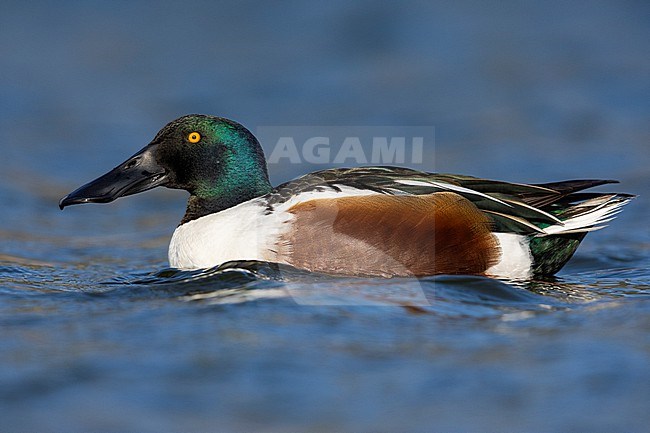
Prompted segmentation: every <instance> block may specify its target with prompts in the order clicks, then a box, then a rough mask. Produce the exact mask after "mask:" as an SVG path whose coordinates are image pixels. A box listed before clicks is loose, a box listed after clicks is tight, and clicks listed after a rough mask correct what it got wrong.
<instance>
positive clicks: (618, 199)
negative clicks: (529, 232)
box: [530, 193, 635, 275]
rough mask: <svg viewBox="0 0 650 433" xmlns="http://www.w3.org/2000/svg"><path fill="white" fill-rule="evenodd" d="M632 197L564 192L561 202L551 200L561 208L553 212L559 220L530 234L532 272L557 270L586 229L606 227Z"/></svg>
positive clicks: (563, 263)
mask: <svg viewBox="0 0 650 433" xmlns="http://www.w3.org/2000/svg"><path fill="white" fill-rule="evenodd" d="M634 197H635V196H634V195H631V194H622V193H614V194H603V193H574V194H569V195H567V196H566V197H565V198H564V199H563V200H562V203H554V206H556V207H557V208H559V209H561V210H556V212H554V214H555V215H556V216H557V217H558V218H559V219H560V220H561V221H562V222H561V224H553V225H549V226H548V227H544V228H542V230H543V232H544V233H538V234H535V235H533V236H532V237H531V239H530V251H531V254H532V256H533V273H534V274H537V275H553V274H555V273H556V272H558V271H559V270H560V269H561V268H562V266H564V265H565V264H566V262H567V261H569V259H570V258H571V257H572V256H573V253H575V251H576V249H577V248H578V245H580V242H581V241H582V239H584V237H585V235H586V234H587V233H588V232H591V231H595V230H600V229H602V228H604V227H606V226H607V223H608V222H610V221H611V220H613V219H614V218H615V216H616V214H618V213H619V212H620V211H621V210H622V207H623V206H625V205H626V204H627V203H629V201H630V200H632V199H633V198H634ZM564 206H566V207H564Z"/></svg>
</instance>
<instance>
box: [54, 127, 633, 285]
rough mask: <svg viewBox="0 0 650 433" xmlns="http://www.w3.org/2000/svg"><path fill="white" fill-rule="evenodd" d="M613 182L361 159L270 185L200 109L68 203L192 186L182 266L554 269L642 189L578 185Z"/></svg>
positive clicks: (247, 139)
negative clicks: (450, 170)
mask: <svg viewBox="0 0 650 433" xmlns="http://www.w3.org/2000/svg"><path fill="white" fill-rule="evenodd" d="M192 134H196V136H193V135H192ZM197 137H198V140H197V142H194V139H196V138H197ZM201 140H204V142H203V143H201V142H200V141H201ZM142 176H144V180H143V178H142ZM611 182H613V181H604V180H578V181H567V182H557V183H550V184H542V185H524V184H513V183H507V182H497V181H490V180H485V179H478V178H474V177H469V176H459V175H448V174H434V173H425V172H420V171H416V170H410V169H406V168H397V167H361V168H353V169H330V170H323V171H319V172H315V173H311V174H308V175H306V176H303V177H300V178H298V179H296V180H293V181H290V182H287V183H285V184H283V185H280V186H278V187H276V188H272V187H271V185H270V183H269V181H268V176H267V173H266V164H265V161H264V156H263V153H262V150H261V147H260V146H259V143H257V140H256V139H255V137H253V136H252V134H250V132H249V131H248V130H246V129H245V128H243V127H242V126H241V125H239V124H237V123H235V122H232V121H228V120H226V119H221V118H217V117H212V116H201V115H191V116H184V117H182V118H180V119H177V120H176V121H174V122H171V123H170V124H168V125H167V126H166V127H165V128H163V129H162V130H161V131H160V133H159V134H158V135H157V136H156V138H155V139H154V141H153V142H152V144H150V145H149V146H148V147H146V148H145V149H143V150H142V151H141V152H139V153H138V154H136V155H135V156H134V157H132V158H131V159H129V160H128V161H126V162H125V163H124V164H122V165H120V166H118V167H116V169H114V170H113V171H111V172H110V173H108V174H106V175H104V176H102V177H101V178H99V179H97V180H96V181H93V182H91V183H89V184H88V185H85V186H83V187H81V188H80V189H78V190H77V191H75V192H73V193H71V194H69V195H68V196H66V197H64V198H63V199H62V201H61V204H60V205H61V207H63V206H66V205H68V204H75V203H84V202H91V201H95V202H107V201H111V200H113V199H115V198H117V197H119V196H122V195H129V194H133V193H136V192H140V191H143V190H145V189H149V188H151V187H154V186H157V185H165V186H168V187H172V188H182V189H186V190H188V191H189V192H190V194H191V196H190V200H189V203H188V209H187V212H186V214H185V217H184V218H183V220H182V222H181V224H180V225H179V226H178V228H177V229H176V231H175V232H174V234H173V236H172V239H171V242H170V246H169V263H170V266H172V267H176V268H181V269H197V268H208V267H212V266H216V265H219V264H221V263H224V262H227V261H232V260H262V261H270V262H277V263H285V264H289V265H292V266H295V267H298V268H303V269H307V270H310V271H316V272H324V273H331V274H345V275H366V276H384V277H390V276H424V275H435V274H480V275H489V276H497V277H505V278H529V277H531V276H533V275H552V274H554V273H556V272H557V271H558V270H559V269H560V268H561V267H562V266H563V265H564V264H565V263H566V262H567V261H568V260H569V259H570V258H571V256H572V255H573V253H574V252H575V250H576V248H577V247H578V245H579V243H580V241H581V240H582V239H583V238H584V236H585V234H586V233H587V232H589V231H593V230H597V229H599V228H602V227H603V224H605V223H607V222H608V221H610V220H611V219H612V218H613V216H614V215H615V214H616V213H618V212H619V211H620V209H621V207H622V206H623V205H624V204H626V203H627V202H628V201H629V200H630V199H631V198H632V196H631V195H628V194H619V193H614V194H603V193H581V192H578V191H582V190H584V189H586V188H590V187H593V186H597V185H602V184H605V183H611Z"/></svg>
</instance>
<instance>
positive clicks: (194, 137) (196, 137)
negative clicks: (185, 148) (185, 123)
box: [187, 132, 201, 143]
mask: <svg viewBox="0 0 650 433" xmlns="http://www.w3.org/2000/svg"><path fill="white" fill-rule="evenodd" d="M200 140H201V134H199V133H198V132H190V135H188V136H187V141H189V142H190V143H198V142H199V141H200Z"/></svg>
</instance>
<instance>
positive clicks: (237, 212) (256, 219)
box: [169, 199, 290, 269]
mask: <svg viewBox="0 0 650 433" xmlns="http://www.w3.org/2000/svg"><path fill="white" fill-rule="evenodd" d="M265 210H266V208H265V206H264V203H263V202H262V201H261V200H260V199H255V200H251V201H248V202H244V203H242V204H240V205H237V206H234V207H232V208H230V209H226V210H224V211H221V212H218V213H215V214H211V215H207V216H204V217H202V218H199V219H196V220H193V221H190V222H187V223H185V224H182V225H180V226H179V227H177V228H176V230H175V231H174V234H173V236H172V239H171V242H170V244H169V265H170V266H172V267H174V268H180V269H199V268H209V267H212V266H216V265H218V264H221V263H224V262H227V261H230V260H265V261H276V256H275V254H274V250H273V249H274V244H275V242H276V240H277V239H278V237H279V235H280V232H281V230H282V229H284V228H285V226H286V224H284V223H285V222H287V220H288V219H289V216H290V215H289V214H287V213H283V214H277V213H273V214H268V213H266V212H265Z"/></svg>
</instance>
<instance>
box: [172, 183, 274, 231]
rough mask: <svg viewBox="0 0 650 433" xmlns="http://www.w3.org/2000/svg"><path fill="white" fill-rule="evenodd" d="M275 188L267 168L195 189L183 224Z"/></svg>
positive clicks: (188, 203) (182, 221)
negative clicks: (270, 180)
mask: <svg viewBox="0 0 650 433" xmlns="http://www.w3.org/2000/svg"><path fill="white" fill-rule="evenodd" d="M272 190H273V187H272V186H271V183H270V182H269V178H268V175H267V173H266V170H261V171H260V172H259V173H251V172H248V173H237V174H236V175H234V176H233V177H228V178H227V181H225V182H217V183H216V184H214V185H211V186H210V187H206V188H200V189H198V190H197V191H194V192H193V193H192V194H191V195H190V198H189V200H188V202H187V210H186V211H185V216H183V219H182V220H181V224H185V223H186V222H189V221H192V220H195V219H198V218H201V217H204V216H206V215H210V214H213V213H217V212H221V211H222V210H225V209H228V208H231V207H233V206H237V205H238V204H240V203H244V202H246V201H249V200H252V199H254V198H256V197H260V196H263V195H264V194H268V193H270V192H271V191H272Z"/></svg>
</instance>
